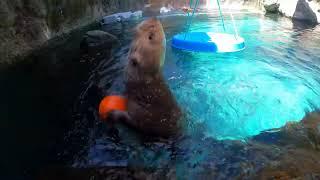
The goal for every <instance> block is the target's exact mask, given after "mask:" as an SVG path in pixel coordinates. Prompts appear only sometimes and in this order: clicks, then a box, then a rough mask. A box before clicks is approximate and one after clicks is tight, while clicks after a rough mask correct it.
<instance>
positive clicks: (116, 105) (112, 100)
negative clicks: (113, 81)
mask: <svg viewBox="0 0 320 180" xmlns="http://www.w3.org/2000/svg"><path fill="white" fill-rule="evenodd" d="M112 110H119V111H126V110H127V99H126V98H124V97H122V96H106V97H104V98H103V99H102V101H101V102H100V105H99V116H100V118H101V120H106V118H107V117H108V114H109V113H110V111H112Z"/></svg>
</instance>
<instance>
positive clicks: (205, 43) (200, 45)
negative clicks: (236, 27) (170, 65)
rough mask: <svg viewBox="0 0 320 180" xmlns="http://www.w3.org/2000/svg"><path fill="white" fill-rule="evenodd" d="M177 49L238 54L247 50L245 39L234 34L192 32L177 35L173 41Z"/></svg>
mask: <svg viewBox="0 0 320 180" xmlns="http://www.w3.org/2000/svg"><path fill="white" fill-rule="evenodd" d="M172 46H173V47H175V48H177V49H182V50H187V51H197V52H217V53H222V52H237V51H241V50H243V49H245V43H244V39H243V38H242V37H239V36H238V37H237V36H236V35H233V34H226V33H213V32H190V33H182V34H177V35H175V36H174V37H173V39H172Z"/></svg>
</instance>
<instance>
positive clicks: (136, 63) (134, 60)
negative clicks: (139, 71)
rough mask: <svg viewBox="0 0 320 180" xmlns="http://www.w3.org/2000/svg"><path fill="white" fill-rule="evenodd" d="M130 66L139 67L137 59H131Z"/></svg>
mask: <svg viewBox="0 0 320 180" xmlns="http://www.w3.org/2000/svg"><path fill="white" fill-rule="evenodd" d="M130 65H131V66H133V67H136V66H138V60H137V58H135V57H132V58H130Z"/></svg>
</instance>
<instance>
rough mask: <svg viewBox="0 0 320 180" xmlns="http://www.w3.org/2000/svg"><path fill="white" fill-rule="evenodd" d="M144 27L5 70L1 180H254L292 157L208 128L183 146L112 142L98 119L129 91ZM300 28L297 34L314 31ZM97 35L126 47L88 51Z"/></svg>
mask: <svg viewBox="0 0 320 180" xmlns="http://www.w3.org/2000/svg"><path fill="white" fill-rule="evenodd" d="M268 19H272V20H273V21H282V20H281V19H277V17H268ZM176 20H177V21H174V22H172V23H165V24H164V28H165V29H173V27H176V26H181V27H182V28H181V29H175V30H173V31H170V32H166V33H167V34H166V35H167V36H168V37H171V36H172V35H173V34H176V33H178V32H179V31H180V30H182V29H183V25H184V23H185V17H178V18H176ZM138 22H139V21H132V22H124V23H118V24H113V25H110V26H105V27H102V28H101V27H99V26H97V25H92V26H89V27H87V28H85V29H82V30H79V31H76V32H73V33H72V34H70V35H65V36H63V37H62V38H59V39H56V40H52V41H51V42H50V44H49V45H48V46H47V47H44V48H42V49H40V50H38V51H36V52H34V53H33V54H32V55H30V56H29V57H27V58H26V59H25V60H24V61H22V62H19V63H17V64H14V65H11V66H7V67H1V68H0V84H1V88H0V98H1V103H0V119H1V120H2V121H1V134H0V135H1V142H2V145H1V147H2V148H1V151H0V153H1V155H2V156H1V166H0V167H1V169H0V172H1V173H0V179H35V178H37V177H39V176H40V179H42V178H44V179H50V178H51V179H63V177H68V178H67V179H90V177H93V176H95V175H96V174H99V175H100V176H101V175H104V176H107V175H108V173H106V174H103V173H101V172H99V169H100V168H107V169H108V168H111V167H112V168H115V169H117V170H118V171H119V172H123V173H124V174H125V173H127V170H126V168H127V167H134V168H136V169H146V170H147V171H151V172H156V173H157V175H158V177H162V179H165V178H168V177H167V176H166V175H167V174H176V175H177V176H178V177H181V178H182V179H191V178H196V179H200V178H202V179H203V178H208V177H216V179H228V178H229V179H232V178H236V177H237V178H239V177H240V178H241V176H242V177H247V176H250V177H254V175H255V174H256V173H257V172H258V171H259V170H260V169H261V168H262V167H263V166H265V164H268V163H272V162H273V161H274V160H276V159H281V157H285V155H286V151H285V149H286V147H283V148H279V147H276V148H275V147H274V146H270V147H269V146H266V145H259V146H257V145H256V144H254V145H253V144H252V143H251V142H249V141H246V140H243V141H229V140H225V141H218V140H216V139H214V138H210V137H206V136H204V134H203V133H202V130H203V129H202V128H203V127H201V125H199V126H196V127H195V126H194V127H195V128H194V130H193V131H192V135H186V136H185V137H182V138H181V139H177V140H161V141H159V140H157V141H156V142H152V141H149V140H146V139H145V138H143V137H141V136H140V135H139V133H137V132H134V131H132V130H130V129H129V128H127V127H125V126H123V125H119V126H118V127H117V128H118V131H119V132H118V136H112V135H110V134H109V132H108V131H107V129H108V127H107V126H106V125H105V124H104V123H101V122H100V121H99V119H98V117H97V106H98V103H99V101H100V99H101V98H102V97H103V96H104V95H107V94H121V93H122V91H123V90H124V86H123V80H122V73H123V67H124V65H125V63H126V53H127V52H128V50H129V43H130V40H131V38H132V28H133V27H134V26H135V25H136V24H137V23H138ZM294 25H295V26H294V27H293V28H294V29H296V31H302V30H306V29H312V28H314V27H313V26H309V25H306V24H303V23H302V24H301V23H294ZM93 29H102V30H105V31H108V32H110V33H112V34H114V35H116V36H117V37H118V38H119V39H120V40H121V46H120V47H116V48H114V49H112V50H111V51H106V50H98V51H96V52H94V53H93V54H88V53H86V52H82V51H81V49H80V42H81V40H82V36H83V34H84V33H85V32H86V31H88V30H93ZM173 51H174V50H173ZM167 71H168V70H167ZM280 137H281V133H280V134H279V133H277V132H272V133H263V134H261V135H260V136H257V137H255V138H254V140H256V141H258V142H263V143H267V144H274V143H276V142H278V139H279V138H280ZM298 155H300V154H298V153H297V156H298ZM312 155H313V154H312V153H310V156H312ZM297 160H301V159H299V158H297ZM173 167H174V169H175V170H174V171H173V170H172V169H173ZM61 169H62V170H61ZM137 171H138V170H137ZM122 175H123V174H122ZM240 175H241V176H240ZM100 176H95V177H96V178H98V179H102V178H103V177H100ZM138 179H139V178H138ZM160 179H161V178H160Z"/></svg>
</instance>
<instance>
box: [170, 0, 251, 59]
mask: <svg viewBox="0 0 320 180" xmlns="http://www.w3.org/2000/svg"><path fill="white" fill-rule="evenodd" d="M198 4H199V0H197V1H196V3H195V5H194V7H193V12H192V15H191V16H190V14H189V13H188V17H189V18H188V21H187V32H186V33H181V34H177V35H175V36H174V37H173V38H172V46H173V47H175V48H177V49H182V50H187V51H196V52H213V53H215V52H217V53H224V52H237V51H241V50H244V49H245V41H244V39H243V38H242V37H240V36H239V35H238V31H237V28H236V25H235V22H234V19H233V16H232V14H231V13H230V16H231V19H232V23H233V28H234V32H235V34H228V33H214V32H188V31H189V29H190V26H191V24H192V18H193V16H194V14H195V11H196V8H197V6H198ZM217 4H218V7H219V12H220V18H221V22H222V25H223V30H224V32H226V28H225V24H224V18H223V15H222V10H221V7H220V1H219V0H217ZM190 8H192V1H191V0H190Z"/></svg>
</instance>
